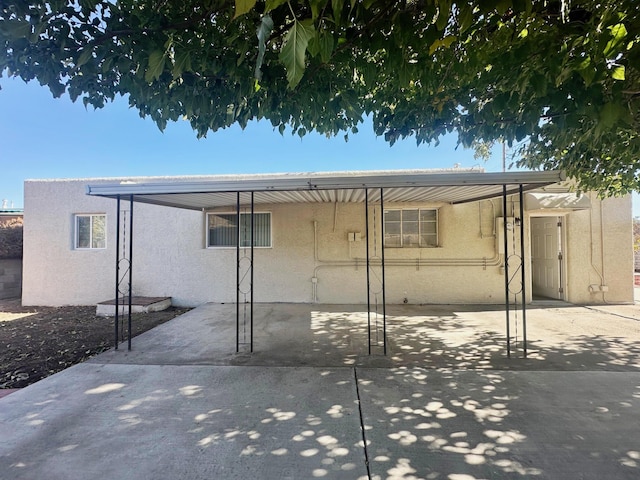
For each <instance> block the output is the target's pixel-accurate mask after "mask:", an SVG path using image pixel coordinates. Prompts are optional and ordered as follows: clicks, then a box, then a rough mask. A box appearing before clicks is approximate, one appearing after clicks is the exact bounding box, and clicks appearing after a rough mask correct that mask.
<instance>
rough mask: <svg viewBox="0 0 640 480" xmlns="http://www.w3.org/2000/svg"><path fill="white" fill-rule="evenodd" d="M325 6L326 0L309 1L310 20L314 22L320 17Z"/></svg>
mask: <svg viewBox="0 0 640 480" xmlns="http://www.w3.org/2000/svg"><path fill="white" fill-rule="evenodd" d="M326 4H327V1H326V0H309V5H310V6H311V18H312V19H313V20H316V19H317V18H318V17H319V16H320V12H321V11H322V8H323V7H324V6H325V5H326Z"/></svg>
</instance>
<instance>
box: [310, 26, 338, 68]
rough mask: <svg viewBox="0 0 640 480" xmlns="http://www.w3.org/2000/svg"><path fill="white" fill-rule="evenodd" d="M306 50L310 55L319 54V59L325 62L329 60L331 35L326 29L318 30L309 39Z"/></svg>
mask: <svg viewBox="0 0 640 480" xmlns="http://www.w3.org/2000/svg"><path fill="white" fill-rule="evenodd" d="M307 51H308V52H309V53H310V54H311V56H312V57H315V56H317V55H318V54H319V55H320V59H321V60H322V61H323V62H324V63H327V62H328V61H329V60H331V54H332V53H333V35H331V33H329V32H327V31H326V30H320V31H319V32H317V34H316V35H315V36H314V37H312V38H311V39H310V40H309V45H308V46H307Z"/></svg>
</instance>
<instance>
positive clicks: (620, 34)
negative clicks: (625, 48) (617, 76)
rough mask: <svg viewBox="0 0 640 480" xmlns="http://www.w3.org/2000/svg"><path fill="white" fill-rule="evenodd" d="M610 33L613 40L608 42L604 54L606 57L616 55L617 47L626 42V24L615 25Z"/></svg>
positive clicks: (610, 29)
mask: <svg viewBox="0 0 640 480" xmlns="http://www.w3.org/2000/svg"><path fill="white" fill-rule="evenodd" d="M609 31H610V33H611V40H609V41H608V42H607V45H606V46H605V47H604V50H603V52H602V53H604V55H605V56H606V57H609V56H611V54H613V53H615V51H616V49H617V47H618V46H619V45H620V44H621V43H622V42H623V41H624V37H626V36H627V27H625V26H624V23H618V24H616V25H613V26H612V27H610V28H609Z"/></svg>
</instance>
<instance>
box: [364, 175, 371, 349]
mask: <svg viewBox="0 0 640 480" xmlns="http://www.w3.org/2000/svg"><path fill="white" fill-rule="evenodd" d="M364 223H365V227H364V228H365V238H366V240H367V242H366V251H367V345H368V347H369V355H371V296H370V293H371V280H370V274H369V267H370V262H369V189H368V188H365V189H364Z"/></svg>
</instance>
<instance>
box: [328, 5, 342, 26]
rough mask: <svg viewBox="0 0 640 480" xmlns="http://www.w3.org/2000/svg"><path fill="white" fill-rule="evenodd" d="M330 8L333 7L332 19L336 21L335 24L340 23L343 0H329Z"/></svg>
mask: <svg viewBox="0 0 640 480" xmlns="http://www.w3.org/2000/svg"><path fill="white" fill-rule="evenodd" d="M331 8H332V9H333V20H334V21H335V22H336V25H340V19H341V17H342V9H343V8H344V0H331Z"/></svg>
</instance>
